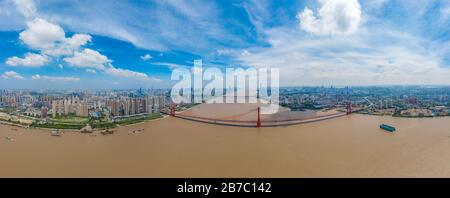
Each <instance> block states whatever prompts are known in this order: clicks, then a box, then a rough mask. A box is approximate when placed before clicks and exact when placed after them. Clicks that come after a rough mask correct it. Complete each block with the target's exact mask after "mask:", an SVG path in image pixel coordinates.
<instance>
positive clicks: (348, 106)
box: [346, 101, 352, 115]
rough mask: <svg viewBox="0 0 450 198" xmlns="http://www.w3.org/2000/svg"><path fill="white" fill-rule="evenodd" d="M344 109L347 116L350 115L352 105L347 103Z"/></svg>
mask: <svg viewBox="0 0 450 198" xmlns="http://www.w3.org/2000/svg"><path fill="white" fill-rule="evenodd" d="M346 109H347V115H349V114H351V113H352V104H351V103H350V101H347V104H346Z"/></svg>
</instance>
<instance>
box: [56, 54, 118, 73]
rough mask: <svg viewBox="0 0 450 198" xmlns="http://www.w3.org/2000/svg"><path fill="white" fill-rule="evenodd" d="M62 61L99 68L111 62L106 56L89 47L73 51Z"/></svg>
mask: <svg viewBox="0 0 450 198" xmlns="http://www.w3.org/2000/svg"><path fill="white" fill-rule="evenodd" d="M64 61H66V62H67V63H69V64H70V65H71V66H74V67H90V68H96V69H100V70H103V69H105V64H109V63H111V60H109V59H108V57H106V56H105V55H102V54H100V53H99V52H97V51H95V50H91V49H84V50H83V51H81V52H75V53H74V56H73V57H66V58H64Z"/></svg>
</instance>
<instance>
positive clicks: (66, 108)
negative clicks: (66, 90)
mask: <svg viewBox="0 0 450 198" xmlns="http://www.w3.org/2000/svg"><path fill="white" fill-rule="evenodd" d="M69 114H75V115H76V116H79V117H88V116H89V108H88V103H87V100H86V99H84V100H80V99H79V98H78V97H71V98H67V99H61V100H53V101H52V116H53V117H56V116H62V115H69Z"/></svg>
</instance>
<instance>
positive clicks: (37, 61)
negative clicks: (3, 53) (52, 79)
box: [6, 53, 49, 67]
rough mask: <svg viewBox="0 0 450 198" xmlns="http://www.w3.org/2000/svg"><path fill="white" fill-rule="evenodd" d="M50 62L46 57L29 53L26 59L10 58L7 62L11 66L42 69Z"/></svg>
mask: <svg viewBox="0 0 450 198" xmlns="http://www.w3.org/2000/svg"><path fill="white" fill-rule="evenodd" d="M48 62H49V60H48V58H47V57H46V56H45V55H40V54H33V53H27V54H25V57H24V58H19V57H17V56H13V57H10V58H8V59H7V60H6V64H7V65H9V66H25V67H40V66H42V65H45V64H46V63H48Z"/></svg>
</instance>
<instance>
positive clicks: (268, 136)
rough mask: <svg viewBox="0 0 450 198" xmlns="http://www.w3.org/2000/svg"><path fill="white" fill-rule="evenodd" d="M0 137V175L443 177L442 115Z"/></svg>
mask: <svg viewBox="0 0 450 198" xmlns="http://www.w3.org/2000/svg"><path fill="white" fill-rule="evenodd" d="M382 123H386V124H390V125H393V126H395V127H396V128H397V131H396V132H395V133H393V134H392V133H388V132H385V131H383V130H381V129H379V125H380V124H382ZM13 129H16V130H13ZM139 129H144V131H143V132H142V133H136V134H129V131H130V130H139ZM7 137H8V138H7ZM0 138H1V139H0V164H1V165H0V177H450V118H424V119H412V118H393V117H379V116H368V115H359V114H353V115H350V116H344V117H339V118H334V119H329V120H324V121H319V122H313V123H307V124H300V125H293V126H287V127H274V128H259V129H258V128H240V127H232V126H218V125H212V124H205V123H198V122H192V121H188V120H183V119H178V118H173V117H168V118H164V119H160V120H154V121H148V122H145V123H141V124H136V125H132V126H126V127H119V128H117V129H116V132H115V133H114V134H112V135H106V136H103V135H101V134H97V135H96V136H94V135H90V134H81V133H77V132H65V133H64V134H63V136H62V137H52V136H50V134H49V131H48V130H37V129H23V128H17V127H12V126H6V125H0ZM9 138H11V139H12V140H11V139H9Z"/></svg>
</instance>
